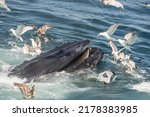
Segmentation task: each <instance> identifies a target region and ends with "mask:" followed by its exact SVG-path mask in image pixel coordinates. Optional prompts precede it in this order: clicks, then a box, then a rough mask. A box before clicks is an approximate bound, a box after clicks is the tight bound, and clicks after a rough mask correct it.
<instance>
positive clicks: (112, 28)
mask: <svg viewBox="0 0 150 117" xmlns="http://www.w3.org/2000/svg"><path fill="white" fill-rule="evenodd" d="M119 25H120V24H113V25H111V26H110V27H109V29H108V30H107V31H106V32H100V33H99V34H98V35H97V36H98V37H99V36H103V37H105V38H106V39H107V40H108V41H116V39H115V38H113V37H112V35H113V34H114V33H115V31H116V29H117V28H118V26H119Z"/></svg>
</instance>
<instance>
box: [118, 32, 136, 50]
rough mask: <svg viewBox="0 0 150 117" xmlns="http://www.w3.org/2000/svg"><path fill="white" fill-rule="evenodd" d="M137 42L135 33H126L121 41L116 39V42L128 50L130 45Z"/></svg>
mask: <svg viewBox="0 0 150 117" xmlns="http://www.w3.org/2000/svg"><path fill="white" fill-rule="evenodd" d="M136 40H137V33H136V32H129V33H127V34H126V35H125V36H124V38H123V39H118V40H117V41H118V42H119V43H120V44H121V45H122V46H123V47H124V48H126V49H128V50H130V51H131V49H130V47H129V46H130V45H133V44H134V43H135V41H136Z"/></svg>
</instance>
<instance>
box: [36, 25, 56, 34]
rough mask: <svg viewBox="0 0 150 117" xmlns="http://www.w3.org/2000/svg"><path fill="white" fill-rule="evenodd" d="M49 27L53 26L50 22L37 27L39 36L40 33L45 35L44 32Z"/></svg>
mask: <svg viewBox="0 0 150 117" xmlns="http://www.w3.org/2000/svg"><path fill="white" fill-rule="evenodd" d="M51 28H53V27H52V26H51V25H50V24H46V25H43V26H41V27H39V28H38V30H37V35H38V36H39V37H41V36H42V35H45V33H46V31H47V30H48V29H51Z"/></svg>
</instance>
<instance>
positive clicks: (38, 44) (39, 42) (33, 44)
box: [30, 38, 41, 48]
mask: <svg viewBox="0 0 150 117" xmlns="http://www.w3.org/2000/svg"><path fill="white" fill-rule="evenodd" d="M30 40H31V43H32V47H33V48H40V47H41V40H40V39H39V38H38V39H37V40H36V41H35V40H34V39H33V38H31V39H30Z"/></svg>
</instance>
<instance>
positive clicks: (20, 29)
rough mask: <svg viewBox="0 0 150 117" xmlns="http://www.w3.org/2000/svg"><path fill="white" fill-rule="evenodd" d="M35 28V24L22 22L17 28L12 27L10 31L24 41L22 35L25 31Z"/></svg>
mask: <svg viewBox="0 0 150 117" xmlns="http://www.w3.org/2000/svg"><path fill="white" fill-rule="evenodd" d="M34 28H35V26H27V25H25V24H21V25H18V26H17V28H16V29H10V32H12V34H13V35H14V36H15V37H16V38H18V39H20V40H21V41H23V39H22V37H21V35H23V34H24V33H25V32H27V31H29V30H33V29H34Z"/></svg>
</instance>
